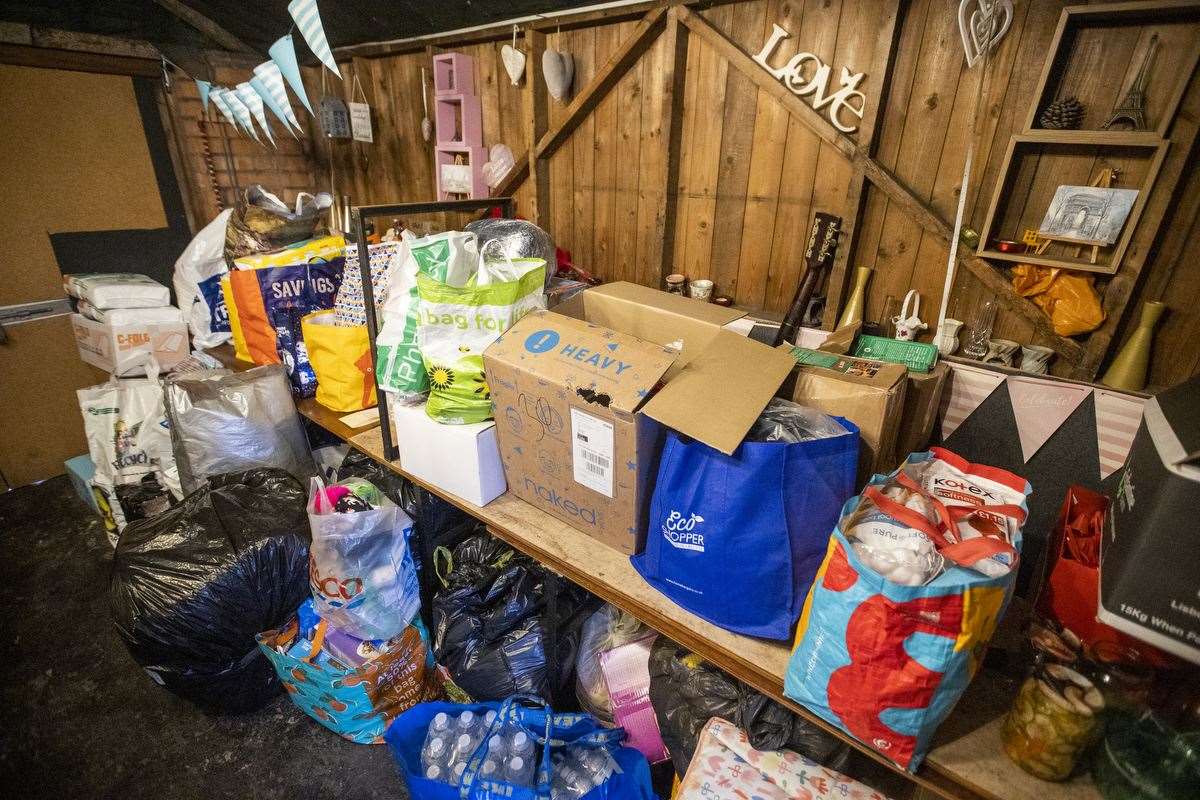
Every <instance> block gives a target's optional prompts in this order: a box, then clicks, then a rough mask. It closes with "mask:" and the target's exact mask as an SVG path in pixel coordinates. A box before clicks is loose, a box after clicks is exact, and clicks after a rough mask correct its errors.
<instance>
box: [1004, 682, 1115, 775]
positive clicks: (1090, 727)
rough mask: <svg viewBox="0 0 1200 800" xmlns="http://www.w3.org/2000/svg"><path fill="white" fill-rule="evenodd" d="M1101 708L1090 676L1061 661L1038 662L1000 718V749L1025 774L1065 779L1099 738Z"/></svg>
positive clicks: (1098, 694) (1101, 697) (1098, 692)
mask: <svg viewBox="0 0 1200 800" xmlns="http://www.w3.org/2000/svg"><path fill="white" fill-rule="evenodd" d="M1103 709H1104V698H1103V696H1102V695H1101V694H1100V691H1099V690H1098V689H1097V688H1096V687H1095V686H1094V685H1093V684H1092V682H1091V681H1089V680H1088V679H1087V678H1085V677H1083V676H1082V675H1080V674H1079V673H1078V672H1076V671H1075V670H1073V669H1071V668H1069V667H1065V666H1063V665H1061V664H1043V665H1042V666H1040V667H1039V668H1038V669H1037V670H1036V671H1035V672H1034V674H1033V675H1032V676H1030V678H1029V679H1028V680H1026V681H1025V683H1024V685H1022V686H1021V690H1020V691H1019V692H1018V693H1017V698H1016V700H1014V701H1013V707H1012V708H1011V709H1010V710H1009V712H1008V716H1007V717H1005V719H1004V726H1003V728H1002V730H1001V738H1002V740H1003V742H1004V752H1005V753H1007V754H1008V757H1009V758H1011V759H1012V760H1013V762H1015V763H1016V764H1017V766H1019V767H1021V769H1023V770H1025V771H1026V772H1028V773H1030V774H1031V775H1035V776H1037V777H1039V778H1041V779H1043V780H1047V781H1061V780H1066V779H1067V778H1068V777H1070V775H1071V772H1072V771H1074V769H1075V765H1076V763H1077V762H1078V760H1079V757H1080V755H1082V753H1083V751H1084V750H1086V749H1087V748H1088V747H1089V746H1090V745H1091V744H1093V743H1094V742H1095V741H1096V740H1097V739H1098V738H1099V736H1100V732H1101V727H1100V725H1101V723H1100V716H1099V715H1100V712H1101V711H1103Z"/></svg>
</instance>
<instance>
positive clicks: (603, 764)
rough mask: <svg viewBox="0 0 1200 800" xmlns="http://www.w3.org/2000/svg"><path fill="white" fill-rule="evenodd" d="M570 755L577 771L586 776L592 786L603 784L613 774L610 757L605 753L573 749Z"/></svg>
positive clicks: (587, 748)
mask: <svg viewBox="0 0 1200 800" xmlns="http://www.w3.org/2000/svg"><path fill="white" fill-rule="evenodd" d="M571 755H572V757H573V758H572V760H573V761H574V762H575V765H576V767H577V768H578V770H579V771H580V772H582V773H584V774H585V775H587V776H588V779H589V780H590V781H591V783H592V785H593V786H599V785H600V784H602V783H604V782H605V781H606V780H608V778H609V776H611V775H612V773H613V763H612V757H611V756H610V755H609V754H608V752H607V751H604V750H597V749H595V748H591V747H573V748H571Z"/></svg>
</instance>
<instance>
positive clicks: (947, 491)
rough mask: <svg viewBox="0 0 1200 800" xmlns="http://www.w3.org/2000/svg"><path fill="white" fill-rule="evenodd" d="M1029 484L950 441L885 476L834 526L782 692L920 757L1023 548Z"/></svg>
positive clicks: (910, 764)
mask: <svg viewBox="0 0 1200 800" xmlns="http://www.w3.org/2000/svg"><path fill="white" fill-rule="evenodd" d="M914 476H915V477H914ZM926 486H927V487H929V489H928V490H927V489H926V488H925V487H926ZM1030 493H1031V488H1030V486H1029V483H1028V481H1026V480H1024V479H1023V478H1021V477H1019V476H1017V475H1014V474H1012V473H1010V472H1006V471H1004V470H1000V469H995V468H992V467H984V466H981V465H976V464H971V463H969V462H967V461H965V460H963V459H961V458H959V457H958V456H956V455H954V454H953V453H950V452H948V451H946V450H942V449H940V448H935V449H934V450H931V451H930V452H928V453H916V454H913V455H911V456H909V458H908V460H907V461H906V462H905V463H904V464H903V465H901V467H900V468H899V469H898V470H897V471H896V472H894V473H892V474H891V475H888V476H882V475H881V476H876V477H875V478H874V479H873V480H872V482H871V484H869V485H868V486H867V487H866V489H864V490H863V493H862V494H860V495H859V496H858V497H855V498H852V499H851V500H849V501H847V503H846V505H845V506H844V507H843V509H842V513H841V519H840V521H839V522H838V525H837V527H836V528H835V529H834V531H833V535H832V536H831V537H830V540H829V547H828V550H827V551H826V555H825V560H824V561H823V562H822V564H821V566H820V568H819V569H818V571H817V575H816V578H815V580H814V581H813V585H812V589H811V590H810V592H809V595H808V599H807V600H806V602H805V605H804V610H803V612H802V613H801V615H800V622H799V624H798V625H797V627H796V647H795V650H794V651H793V653H792V657H791V660H790V661H789V663H788V669H787V673H786V675H785V677H784V693H785V694H786V695H787V696H788V697H789V698H791V699H792V700H795V701H796V702H798V703H800V704H801V705H803V706H805V707H806V708H808V709H809V710H810V711H812V712H813V713H815V714H817V715H818V716H820V717H822V718H823V719H825V720H827V721H828V722H830V723H832V724H834V725H837V726H839V727H841V728H842V729H843V730H845V731H846V732H847V733H849V734H851V735H852V736H854V737H856V738H858V739H859V740H860V741H862V742H864V743H865V744H868V745H870V746H871V747H873V748H875V749H876V750H878V751H879V752H880V753H881V754H883V755H884V756H886V757H887V758H889V759H891V760H892V761H894V762H895V763H896V764H898V765H899V766H901V767H903V768H905V769H908V770H909V771H913V770H916V769H917V767H918V766H920V764H921V761H922V759H923V758H924V757H925V753H926V752H927V751H928V749H929V746H930V741H931V740H932V738H933V735H934V733H935V731H936V730H937V728H938V726H939V725H940V724H941V723H942V722H943V721H944V720H945V719H946V717H947V716H948V715H949V714H950V712H951V710H952V709H953V708H954V704H955V703H956V702H957V701H958V699H959V697H960V696H961V695H962V693H963V691H964V690H965V689H966V688H967V685H968V684H969V683H970V681H971V678H972V677H973V676H974V674H975V672H976V670H977V669H978V668H979V665H980V663H981V662H982V660H983V656H984V653H985V652H986V650H987V646H988V642H989V641H990V639H991V637H992V634H993V632H994V631H995V629H996V625H997V623H998V622H999V620H1000V617H1001V616H1002V615H1003V614H1004V611H1005V609H1006V608H1007V607H1008V602H1009V600H1010V598H1011V596H1012V591H1013V587H1014V585H1015V581H1016V566H1017V564H1018V557H1019V553H1020V549H1021V529H1020V524H1019V522H1017V523H1016V524H1011V523H1013V522H1015V521H1017V520H1021V521H1023V520H1024V518H1025V514H1026V512H1027V505H1026V498H1027V497H1028V495H1029V494H1030ZM1018 498H1019V500H1018ZM1010 500H1017V501H1018V502H1016V503H1012V504H1010V503H1007V502H1004V501H1010ZM947 502H948V503H950V505H947ZM993 502H995V503H996V504H994V505H993V504H991V503H993ZM957 503H961V504H962V505H956V504H957ZM976 503H977V504H976ZM935 519H936V521H934V520H935ZM1010 524H1011V527H1010ZM966 527H970V528H972V529H974V530H975V531H976V532H978V534H979V535H974V534H966V533H964V532H963V531H964V530H965V528H966ZM999 531H1007V533H1006V535H1007V536H1008V537H1010V538H1009V539H1008V540H1007V541H1005V540H1003V539H1001V537H1000V535H999V533H998V532H999ZM922 537H924V538H922ZM924 539H928V540H930V541H931V542H932V549H931V550H927V549H926V548H925V545H924V544H923V542H924ZM930 554H932V556H930ZM993 557H999V560H996V561H989V559H992V558H993ZM1002 564H1003V565H1006V566H1007V567H1008V568H1007V569H1005V570H1003V571H1001V570H1000V569H999V568H998V567H999V565H1002ZM914 567H919V568H920V569H921V570H923V571H921V572H917V571H915V569H914ZM989 573H992V574H989Z"/></svg>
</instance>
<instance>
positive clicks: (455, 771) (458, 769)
mask: <svg viewBox="0 0 1200 800" xmlns="http://www.w3.org/2000/svg"><path fill="white" fill-rule="evenodd" d="M466 771H467V762H466V761H459V762H458V763H457V764H455V765H454V766H453V767H451V768H450V785H451V786H458V785H460V784H461V783H462V777H463V773H464V772H466Z"/></svg>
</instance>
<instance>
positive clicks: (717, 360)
mask: <svg viewBox="0 0 1200 800" xmlns="http://www.w3.org/2000/svg"><path fill="white" fill-rule="evenodd" d="M742 313H743V312H740V311H736V310H733V309H729V308H722V307H720V306H716V305H710V304H707V303H701V302H697V301H695V300H690V299H688V298H685V297H680V296H678V295H672V294H667V293H666V292H660V291H656V290H654V289H649V288H646V287H644V286H638V285H636V284H632V283H625V282H619V283H611V284H606V285H604V286H599V287H596V288H593V289H589V290H587V291H585V292H583V293H581V294H579V295H576V296H575V297H572V298H571V299H570V300H568V301H566V302H565V303H563V304H561V305H559V306H558V307H556V308H555V310H554V311H539V312H534V313H532V314H529V315H528V316H526V317H524V318H523V319H521V320H520V321H519V322H517V323H516V324H515V325H513V326H512V327H511V328H510V329H509V330H508V331H506V332H505V333H504V335H503V336H502V337H500V339H499V340H497V341H496V342H495V343H493V344H492V345H491V346H490V347H488V349H487V350H486V351H485V352H484V356H483V360H484V368H485V370H486V373H487V378H488V385H489V387H490V389H491V392H492V400H493V403H494V405H495V413H496V433H497V438H498V440H499V444H500V454H501V457H502V459H503V461H504V471H505V474H506V476H507V478H508V487H509V491H511V492H513V493H514V494H516V495H517V496H519V497H521V498H522V499H524V500H526V501H528V502H530V503H532V504H533V505H535V506H537V507H538V508H541V509H543V510H545V511H548V512H549V513H551V514H554V515H555V516H558V517H559V518H561V519H563V520H565V521H566V522H568V523H569V524H571V525H573V526H574V527H576V528H579V529H580V530H582V531H584V532H585V533H588V534H589V535H591V536H593V537H594V538H596V539H598V540H600V541H602V542H604V543H605V544H607V545H609V546H611V547H614V548H616V549H618V550H620V551H622V552H624V553H629V554H633V553H636V552H637V551H638V549H639V547H640V545H641V535H642V533H643V532H644V523H645V517H646V514H647V512H648V508H649V501H650V494H651V492H652V490H653V481H654V476H655V472H656V470H657V467H658V455H659V450H660V449H661V445H662V437H663V429H662V427H661V426H663V425H665V426H668V427H671V428H674V429H675V430H677V431H679V432H680V433H682V434H684V435H686V436H690V437H692V438H694V439H697V440H699V441H701V442H704V443H705V444H707V445H709V446H711V447H713V448H715V449H717V450H720V451H721V452H723V453H732V452H733V451H734V450H736V449H737V447H738V445H739V444H741V442H742V439H743V438H744V437H745V435H746V432H747V431H749V430H750V427H751V426H752V425H753V424H754V421H755V420H756V419H757V418H758V415H759V414H760V413H761V412H762V410H763V408H764V407H765V406H766V404H767V402H768V401H769V400H770V399H771V397H772V396H774V394H775V393H776V390H777V389H778V388H779V386H780V384H781V383H782V382H783V380H784V378H786V377H787V375H788V373H789V372H791V370H792V367H793V365H794V362H793V360H792V358H791V357H790V356H789V355H788V354H787V353H786V352H784V351H781V350H776V349H773V348H771V347H767V346H766V345H763V344H760V343H759V342H755V341H752V340H749V339H747V338H745V337H744V336H739V335H738V334H736V333H733V332H731V331H728V330H723V329H722V326H723V325H726V324H728V323H729V322H731V321H733V320H735V319H737V318H738V317H741V316H742Z"/></svg>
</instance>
